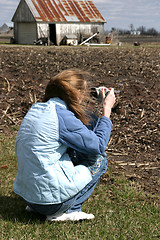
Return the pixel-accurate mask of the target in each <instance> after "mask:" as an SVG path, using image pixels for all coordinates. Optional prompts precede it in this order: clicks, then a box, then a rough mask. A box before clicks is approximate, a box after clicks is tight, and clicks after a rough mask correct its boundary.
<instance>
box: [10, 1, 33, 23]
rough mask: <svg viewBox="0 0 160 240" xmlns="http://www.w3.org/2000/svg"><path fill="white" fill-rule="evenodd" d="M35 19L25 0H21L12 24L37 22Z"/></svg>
mask: <svg viewBox="0 0 160 240" xmlns="http://www.w3.org/2000/svg"><path fill="white" fill-rule="evenodd" d="M35 21H36V20H35V17H34V15H33V14H32V12H31V10H30V8H29V6H28V4H27V3H26V1H25V0H21V1H20V3H19V5H18V7H17V10H16V12H15V14H14V16H13V18H12V22H35Z"/></svg>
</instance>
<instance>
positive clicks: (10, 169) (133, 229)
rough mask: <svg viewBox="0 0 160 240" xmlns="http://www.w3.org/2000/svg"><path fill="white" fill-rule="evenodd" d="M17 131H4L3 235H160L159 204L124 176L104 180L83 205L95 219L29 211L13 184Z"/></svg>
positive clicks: (10, 239) (0, 143)
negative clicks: (62, 218)
mask: <svg viewBox="0 0 160 240" xmlns="http://www.w3.org/2000/svg"><path fill="white" fill-rule="evenodd" d="M14 130H15V131H16V129H14ZM14 135H15V133H14V131H13V135H12V137H10V136H4V135H3V134H1V135H0V176H1V177H0V185H1V187H0V239H3V240H6V239H7V240H20V239H25V240H30V239H36V240H37V239H38V240H39V239H45V240H46V239H47V240H50V239H58V240H61V239H64V240H66V239H70V240H74V239H75V240H82V239H87V240H88V239H89V240H97V239H109V240H110V239H116V240H117V239H123V240H125V239H126V240H131V239H135V240H138V239H140V240H142V239H144V240H148V239H149V240H150V239H153V240H154V239H159V238H160V214H159V208H158V206H157V205H156V204H154V203H152V202H151V201H148V198H147V197H146V195H145V194H144V193H143V192H141V193H140V192H136V190H135V189H133V188H132V187H131V186H130V184H129V182H127V181H126V180H125V179H122V178H116V177H115V178H114V179H113V183H112V184H107V185H105V184H102V183H101V184H100V185H99V186H98V187H96V189H95V191H94V193H93V195H92V196H91V197H90V198H89V199H88V201H87V202H86V203H85V204H84V205H83V211H86V212H88V213H93V214H94V215H95V219H94V220H92V221H83V222H78V223H76V222H65V223H63V222H61V223H58V222H54V223H52V224H50V223H47V222H45V219H44V218H43V217H42V216H38V215H36V214H34V213H27V212H26V211H25V204H24V202H23V200H22V199H21V198H20V197H18V196H17V195H15V194H14V193H13V187H12V186H13V182H14V178H15V175H16V169H17V163H16V156H15V153H14V142H15V136H14ZM2 167H3V168H2ZM110 171H111V169H110ZM110 171H108V174H110Z"/></svg>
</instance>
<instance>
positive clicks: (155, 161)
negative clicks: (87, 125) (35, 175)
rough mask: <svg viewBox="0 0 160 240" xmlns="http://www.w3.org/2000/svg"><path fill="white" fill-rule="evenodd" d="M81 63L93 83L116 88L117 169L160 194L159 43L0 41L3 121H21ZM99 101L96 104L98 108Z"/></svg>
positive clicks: (112, 152) (112, 150)
mask: <svg viewBox="0 0 160 240" xmlns="http://www.w3.org/2000/svg"><path fill="white" fill-rule="evenodd" d="M67 68H81V69H83V70H87V71H89V72H90V73H91V76H92V84H93V85H94V86H99V85H105V86H107V87H114V88H115V90H116V97H117V104H116V105H115V107H114V109H113V113H112V122H113V130H112V135H111V139H110V143H109V145H108V148H107V153H108V159H109V167H110V171H111V173H110V174H109V172H110V171H108V173H107V174H106V175H105V176H104V177H103V181H104V182H108V181H112V175H124V176H125V177H127V178H128V179H129V180H130V183H131V185H133V186H135V187H136V188H138V189H140V190H141V189H142V190H144V191H145V192H146V194H149V195H150V194H151V195H152V196H155V197H156V198H157V196H158V194H159V184H160V180H159V179H160V172H159V160H160V157H159V128H160V124H159V105H160V100H159V89H158V88H159V83H160V48H144V47H142V46H141V47H131V48H120V47H119V48H118V47H115V48H110V47H108V48H89V47H75V48H74V47H22V46H20V47H19V46H6V45H1V46H0V99H1V106H0V110H1V116H0V121H1V127H0V131H1V132H5V133H7V132H8V131H9V129H10V126H15V125H20V123H21V121H22V119H23V117H24V115H25V114H26V112H27V110H28V109H29V108H30V106H31V105H32V104H33V103H34V102H35V101H38V100H41V99H42V97H43V94H44V89H45V86H46V84H47V82H48V80H49V79H50V78H51V77H52V76H53V75H55V74H57V73H58V72H60V71H61V70H64V69H67ZM96 107H97V103H95V105H94V107H93V108H94V109H95V108H96Z"/></svg>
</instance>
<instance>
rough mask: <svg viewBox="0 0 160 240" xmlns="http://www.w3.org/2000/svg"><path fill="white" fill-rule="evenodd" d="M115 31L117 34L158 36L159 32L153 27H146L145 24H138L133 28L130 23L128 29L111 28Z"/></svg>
mask: <svg viewBox="0 0 160 240" xmlns="http://www.w3.org/2000/svg"><path fill="white" fill-rule="evenodd" d="M115 31H116V32H117V33H118V34H119V35H126V34H127V35H148V36H158V35H160V32H158V31H157V30H156V29H155V28H153V27H152V28H148V29H147V28H146V27H145V26H140V27H138V28H136V29H135V28H134V26H133V24H130V26H129V29H128V30H126V29H118V28H112V29H111V32H115Z"/></svg>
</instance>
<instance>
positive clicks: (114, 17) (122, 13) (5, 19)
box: [0, 0, 160, 31]
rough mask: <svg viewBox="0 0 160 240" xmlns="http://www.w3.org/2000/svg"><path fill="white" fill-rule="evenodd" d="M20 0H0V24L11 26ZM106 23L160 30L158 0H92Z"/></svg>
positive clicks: (112, 25) (108, 25) (125, 27)
mask: <svg viewBox="0 0 160 240" xmlns="http://www.w3.org/2000/svg"><path fill="white" fill-rule="evenodd" d="M19 2H20V0H0V26H2V25H3V23H6V24H7V25H9V26H12V23H11V19H12V17H13V14H14V12H15V10H16V8H17V6H18V3H19ZM93 2H94V3H95V5H96V6H97V8H98V9H99V11H100V12H101V14H102V15H103V17H104V18H105V20H106V21H107V24H105V29H107V30H110V29H111V28H112V27H114V28H118V29H130V25H131V24H133V26H134V28H135V29H136V28H138V27H139V26H145V27H146V28H147V29H149V28H152V27H153V28H155V29H156V30H158V31H160V0H93Z"/></svg>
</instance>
